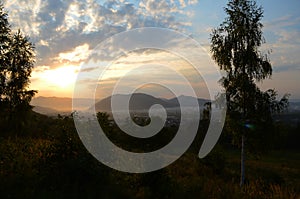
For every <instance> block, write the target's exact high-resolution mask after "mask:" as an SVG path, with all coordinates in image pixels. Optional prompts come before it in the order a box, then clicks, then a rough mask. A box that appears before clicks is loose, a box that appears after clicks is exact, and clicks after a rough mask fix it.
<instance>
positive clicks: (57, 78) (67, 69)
mask: <svg viewBox="0 0 300 199" xmlns="http://www.w3.org/2000/svg"><path fill="white" fill-rule="evenodd" d="M76 71H77V67H76V66H63V67H59V68H56V69H53V70H47V71H45V72H44V73H43V75H42V77H41V79H42V80H43V81H44V82H46V83H47V84H50V85H51V86H55V87H58V88H60V89H66V88H69V87H71V86H73V85H74V84H75V81H76V77H77V72H76Z"/></svg>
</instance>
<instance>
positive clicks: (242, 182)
mask: <svg viewBox="0 0 300 199" xmlns="http://www.w3.org/2000/svg"><path fill="white" fill-rule="evenodd" d="M244 142H245V136H244V135H242V149H241V181H240V186H241V187H242V186H243V185H244V184H245V151H244V147H245V146H244V145H245V143H244Z"/></svg>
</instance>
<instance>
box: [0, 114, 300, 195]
mask: <svg viewBox="0 0 300 199" xmlns="http://www.w3.org/2000/svg"><path fill="white" fill-rule="evenodd" d="M32 115H33V118H35V119H34V120H33V121H34V122H32V123H31V125H32V126H31V127H34V128H31V127H30V126H28V129H31V130H30V131H31V134H28V135H27V136H22V137H20V136H18V135H17V134H11V136H9V137H2V138H1V139H0V151H1V153H0V179H1V180H0V197H1V198H66V197H72V198H119V197H122V198H183V197H187V198H297V197H299V194H300V193H299V190H300V189H299V187H300V180H299V179H300V178H299V177H300V176H299V173H300V172H299V164H300V162H299V160H300V153H299V147H298V148H297V150H289V151H286V150H285V148H286V147H287V144H285V145H283V144H282V145H281V146H280V148H279V147H278V146H273V147H272V148H270V152H269V153H264V154H262V155H261V156H260V157H259V156H250V157H249V159H247V160H246V162H247V165H248V167H247V170H246V174H247V178H246V184H245V186H244V187H243V188H242V189H240V187H239V183H238V182H239V167H240V166H239V153H238V151H237V149H236V148H235V147H233V146H232V145H231V144H230V142H229V140H230V139H228V138H227V137H226V136H227V135H226V134H224V135H222V137H221V139H220V142H219V143H218V145H217V147H216V148H215V149H214V150H213V151H212V153H211V154H209V155H208V156H207V157H206V158H204V159H199V158H198V157H197V148H198V147H197V145H199V143H198V142H201V139H202V137H203V132H205V121H203V122H202V123H201V128H200V130H199V132H198V135H200V136H198V138H197V139H196V140H195V142H194V143H193V145H192V146H191V147H190V149H189V150H188V152H187V153H186V154H185V155H183V156H182V157H181V158H180V159H179V160H177V161H176V162H175V163H173V164H172V165H170V166H168V167H166V168H164V169H162V170H159V171H156V172H151V173H146V174H128V173H122V172H118V171H116V170H113V169H110V168H108V167H106V166H104V165H103V164H101V163H99V162H98V161H97V160H96V159H94V157H92V156H91V155H90V154H89V153H88V151H86V149H85V148H84V146H83V145H82V143H81V141H80V139H79V137H78V135H77V133H76V129H75V127H74V124H73V119H72V117H71V116H69V117H59V118H58V117H57V118H49V117H46V116H42V115H39V114H35V113H32ZM100 115H104V116H105V114H99V116H100ZM102 119H103V118H102ZM100 121H102V122H103V120H100ZM104 123H105V122H104ZM278 125H280V124H278ZM110 128H111V129H110V131H109V132H110V134H114V133H116V134H119V135H121V132H119V129H118V128H117V127H115V126H112V127H110ZM296 128H297V127H291V129H288V131H282V132H281V135H282V136H283V137H281V139H282V140H283V139H285V140H292V139H294V137H292V136H294V134H293V132H292V131H290V130H294V131H296V130H297V129H296ZM163 131H165V132H173V133H176V129H171V128H169V129H167V128H166V129H164V130H163ZM278 136H280V135H278ZM111 139H112V141H113V142H115V143H117V142H121V141H122V142H123V143H126V146H125V147H126V148H127V149H131V150H138V149H134V148H135V147H137V146H138V145H137V143H136V142H135V140H133V141H132V140H129V139H127V137H120V140H118V139H117V138H116V137H115V138H114V137H111ZM157 139H159V138H157ZM160 140H161V139H160ZM122 147H124V146H122ZM271 149H274V150H271ZM275 149H276V150H275Z"/></svg>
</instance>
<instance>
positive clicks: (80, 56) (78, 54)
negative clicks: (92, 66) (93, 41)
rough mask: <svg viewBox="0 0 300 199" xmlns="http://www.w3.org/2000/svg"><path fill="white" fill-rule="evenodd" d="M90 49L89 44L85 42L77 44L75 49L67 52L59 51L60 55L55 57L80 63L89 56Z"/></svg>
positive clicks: (62, 60)
mask: <svg viewBox="0 0 300 199" xmlns="http://www.w3.org/2000/svg"><path fill="white" fill-rule="evenodd" d="M89 53H90V50H89V45H88V44H83V45H80V46H77V47H76V48H74V49H73V50H71V51H69V52H65V53H59V55H58V57H57V58H55V59H57V60H59V61H60V62H64V61H68V62H71V63H72V62H73V63H74V62H75V63H80V62H83V61H85V60H86V59H87V58H88V56H89Z"/></svg>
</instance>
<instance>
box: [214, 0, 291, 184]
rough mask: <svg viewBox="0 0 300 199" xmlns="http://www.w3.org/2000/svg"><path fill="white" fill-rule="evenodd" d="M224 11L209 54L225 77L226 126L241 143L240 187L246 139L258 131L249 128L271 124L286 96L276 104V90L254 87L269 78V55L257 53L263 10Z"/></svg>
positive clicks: (236, 2) (245, 2)
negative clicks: (264, 90)
mask: <svg viewBox="0 0 300 199" xmlns="http://www.w3.org/2000/svg"><path fill="white" fill-rule="evenodd" d="M225 12H226V14H227V18H225V20H224V22H223V23H221V24H220V26H219V27H218V28H216V29H214V30H213V31H212V34H211V53H212V57H213V59H214V60H215V61H216V63H217V64H218V65H219V67H220V69H221V70H223V71H225V74H226V75H225V76H224V77H223V78H222V79H221V80H220V83H221V84H222V86H223V87H224V88H225V94H226V100H227V109H228V117H229V119H228V120H227V121H231V123H230V124H227V125H231V131H232V134H236V135H237V137H238V138H239V139H240V140H241V182H240V185H241V186H242V185H243V184H244V181H245V169H244V159H245V153H244V146H245V140H246V138H247V137H252V136H253V135H252V134H255V133H254V132H257V130H253V128H251V127H253V126H254V124H255V125H257V126H260V127H263V126H264V125H266V124H270V123H271V121H272V113H273V112H275V111H282V110H283V109H284V108H285V107H287V104H288V100H287V98H288V95H285V96H284V97H283V98H282V99H281V100H280V101H277V100H276V96H277V93H276V91H275V90H272V89H271V90H268V91H266V92H262V91H261V90H260V89H259V88H258V87H257V85H256V82H258V81H262V80H263V79H266V78H269V77H270V76H271V75H272V66H271V64H270V61H269V59H268V54H264V53H262V52H261V51H259V47H260V46H261V45H262V44H263V43H265V40H264V38H263V33H262V28H263V24H262V23H261V22H260V21H261V19H262V17H263V9H262V7H259V6H257V4H256V2H255V1H254V0H230V1H229V2H228V4H227V7H226V8H225ZM260 133H261V134H260V135H263V132H260ZM256 141H257V140H256Z"/></svg>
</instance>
